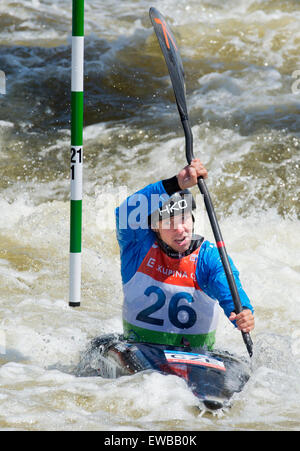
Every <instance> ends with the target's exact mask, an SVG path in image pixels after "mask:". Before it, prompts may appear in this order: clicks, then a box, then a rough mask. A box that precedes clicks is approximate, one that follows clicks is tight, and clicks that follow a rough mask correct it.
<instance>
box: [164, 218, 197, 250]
mask: <svg viewBox="0 0 300 451" xmlns="http://www.w3.org/2000/svg"><path fill="white" fill-rule="evenodd" d="M193 225H194V222H193V218H192V215H191V214H190V213H189V214H186V215H185V217H184V218H182V217H181V216H180V215H178V216H173V217H172V218H170V219H164V220H162V221H159V223H158V228H157V229H155V231H156V232H158V233H159V235H160V238H161V239H162V240H163V241H164V242H165V243H166V244H167V245H168V246H170V247H171V248H172V249H173V250H174V251H176V252H180V253H183V252H185V251H187V250H188V248H189V247H190V244H191V239H192V234H193Z"/></svg>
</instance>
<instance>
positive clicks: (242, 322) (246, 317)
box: [229, 309, 254, 332]
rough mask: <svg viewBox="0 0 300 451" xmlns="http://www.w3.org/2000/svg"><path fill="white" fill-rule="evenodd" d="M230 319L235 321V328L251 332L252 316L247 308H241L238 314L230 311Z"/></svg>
mask: <svg viewBox="0 0 300 451" xmlns="http://www.w3.org/2000/svg"><path fill="white" fill-rule="evenodd" d="M229 320H230V321H236V325H237V328H238V329H239V330H240V331H242V332H251V330H253V329H254V316H253V314H252V312H251V310H249V309H245V310H243V311H242V312H241V313H239V314H238V315H237V314H236V313H234V312H231V314H230V316H229Z"/></svg>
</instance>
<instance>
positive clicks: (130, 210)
mask: <svg viewBox="0 0 300 451" xmlns="http://www.w3.org/2000/svg"><path fill="white" fill-rule="evenodd" d="M168 197H169V195H168V194H167V193H166V191H165V188H164V185H163V183H162V182H157V183H153V184H151V185H148V186H146V187H145V188H143V189H141V190H140V191H137V192H136V193H134V194H132V195H131V196H129V197H128V198H127V199H126V200H125V201H124V202H123V203H122V204H121V205H120V206H119V207H118V208H116V211H115V213H116V230H117V239H118V243H119V246H120V257H121V275H122V280H123V283H126V282H128V281H129V280H130V279H131V278H132V277H133V275H134V274H135V273H136V271H137V269H138V268H139V266H140V264H141V263H142V261H143V259H144V258H145V256H146V254H147V252H148V251H149V249H150V247H151V246H152V244H153V243H154V241H155V233H154V232H153V231H152V230H151V229H150V228H149V225H148V216H149V215H150V214H151V213H152V211H154V210H155V209H156V208H157V207H158V204H159V202H162V201H164V200H166V199H167V198H168Z"/></svg>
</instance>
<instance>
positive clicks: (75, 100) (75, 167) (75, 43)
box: [69, 0, 84, 307]
mask: <svg viewBox="0 0 300 451" xmlns="http://www.w3.org/2000/svg"><path fill="white" fill-rule="evenodd" d="M72 8H73V11H72V80H71V91H72V92H71V174H70V176H71V205H70V291H69V306H70V307H79V306H80V297H81V239H82V164H83V147H82V145H83V96H84V94H83V90H84V88H83V77H84V0H73V5H72Z"/></svg>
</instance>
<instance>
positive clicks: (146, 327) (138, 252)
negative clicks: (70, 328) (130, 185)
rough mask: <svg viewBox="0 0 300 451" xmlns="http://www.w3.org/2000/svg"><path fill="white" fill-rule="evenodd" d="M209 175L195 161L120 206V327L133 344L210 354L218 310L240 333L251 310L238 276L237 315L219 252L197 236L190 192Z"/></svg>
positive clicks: (249, 320)
mask: <svg viewBox="0 0 300 451" xmlns="http://www.w3.org/2000/svg"><path fill="white" fill-rule="evenodd" d="M200 176H202V177H203V178H207V171H206V169H205V168H204V166H203V164H202V163H201V162H200V160H198V159H194V160H193V161H192V162H191V164H190V165H188V166H186V167H185V168H183V169H182V170H181V171H180V172H179V173H178V175H177V176H174V177H172V178H170V179H165V180H162V181H160V182H157V183H153V184H150V185H148V186H146V187H145V188H143V189H142V190H140V191H138V192H137V193H135V194H133V195H132V196H129V197H128V198H127V199H126V200H125V201H124V202H123V203H122V204H121V205H120V207H118V208H117V209H116V221H117V238H118V242H119V246H120V254H121V275H122V281H123V291H124V304H123V327H124V336H125V338H126V339H128V340H132V341H139V342H149V343H158V344H167V345H176V346H181V345H190V346H193V347H197V346H201V347H207V348H208V349H212V348H213V345H214V342H215V334H216V328H217V324H218V314H219V310H220V309H219V305H220V306H221V307H222V309H223V310H224V312H225V314H226V315H227V317H228V318H229V320H230V321H233V322H234V324H235V325H236V327H237V328H238V329H239V330H242V331H243V332H250V331H251V330H252V329H253V328H254V317H253V308H252V306H251V303H250V300H249V298H248V296H247V295H246V293H245V291H244V290H243V288H242V285H241V282H240V280H239V273H238V271H237V269H236V268H235V266H234V265H233V263H232V261H231V259H230V263H231V266H232V270H233V274H234V277H235V280H236V285H237V289H238V291H239V295H240V299H241V303H242V306H243V311H242V312H241V313H239V314H236V313H235V311H234V308H235V307H234V303H233V300H232V297H231V293H230V290H229V286H228V283H227V279H226V275H225V272H224V269H223V265H222V262H221V259H220V256H219V252H218V249H217V248H216V246H215V245H214V244H212V243H210V242H209V241H207V240H204V238H203V237H200V236H196V235H194V233H193V230H194V216H193V209H194V208H196V206H195V202H194V199H193V197H192V195H191V193H190V192H189V190H188V188H191V187H192V186H194V185H196V184H197V178H198V177H200Z"/></svg>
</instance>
